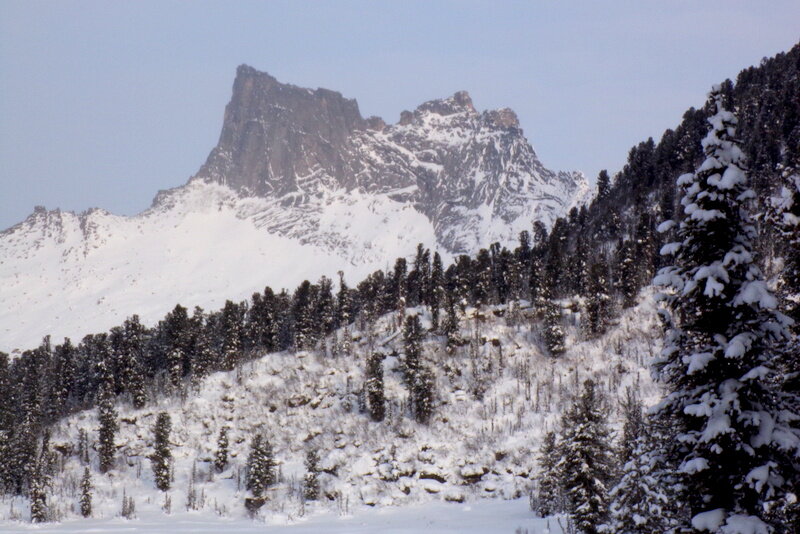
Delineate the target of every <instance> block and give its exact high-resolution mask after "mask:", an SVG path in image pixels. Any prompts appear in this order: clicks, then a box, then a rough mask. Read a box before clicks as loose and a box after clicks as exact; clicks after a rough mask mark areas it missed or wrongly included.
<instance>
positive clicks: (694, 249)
mask: <svg viewBox="0 0 800 534" xmlns="http://www.w3.org/2000/svg"><path fill="white" fill-rule="evenodd" d="M723 99H724V95H723V92H722V88H721V87H719V86H717V87H715V88H714V90H713V91H712V93H711V95H710V104H709V107H710V108H711V110H712V114H711V116H710V118H709V119H708V122H709V123H710V125H711V128H710V130H709V132H708V134H707V136H706V138H705V139H704V140H703V143H702V146H703V150H704V153H705V156H706V159H705V161H704V162H703V163H702V164H701V165H700V166H699V167H698V168H697V169H696V171H695V172H694V173H691V174H685V175H682V176H681V177H680V178H679V179H678V185H679V186H680V187H681V189H682V191H683V198H682V199H681V205H682V206H683V211H684V217H683V219H682V221H681V222H680V226H679V228H678V230H677V239H678V240H677V242H675V243H671V244H668V245H665V247H664V248H663V250H662V253H665V254H669V255H672V256H673V265H671V266H668V267H665V268H663V269H662V270H661V271H660V272H659V275H658V276H657V278H656V283H658V284H660V285H661V286H662V287H663V288H664V292H663V293H662V294H661V295H660V297H659V298H660V299H661V300H662V302H663V303H664V304H665V306H666V307H665V309H663V310H662V314H663V317H664V319H665V323H666V325H667V327H668V330H667V334H666V339H665V348H664V350H663V352H662V355H661V358H660V360H659V361H658V362H657V363H656V366H655V370H656V372H657V376H658V378H659V380H660V381H661V382H662V384H663V385H664V387H665V388H666V389H667V395H666V397H665V398H664V400H663V401H662V402H661V403H660V404H659V405H658V409H657V412H656V413H657V416H658V417H659V419H660V422H661V424H662V425H663V426H665V427H669V428H672V429H674V431H673V435H672V436H670V437H669V439H665V440H663V441H662V446H663V447H664V452H665V455H666V456H667V458H668V459H669V460H670V461H671V462H672V465H673V467H674V470H675V472H676V473H677V474H678V475H679V480H678V483H677V484H676V485H675V486H674V487H673V488H671V489H672V490H673V493H674V496H673V498H674V499H677V500H678V501H679V502H683V503H685V506H686V508H687V509H688V512H689V513H688V518H687V519H685V522H684V524H682V525H680V528H682V529H686V530H688V529H694V530H696V531H700V530H711V531H714V532H723V531H724V532H726V533H731V534H743V533H745V532H747V533H752V532H765V533H767V532H789V530H788V529H791V528H792V527H790V526H787V525H788V523H789V521H788V520H787V518H785V517H781V513H780V510H781V509H783V507H784V503H787V502H789V501H791V500H792V499H793V496H792V495H793V491H794V489H796V486H795V488H792V487H791V486H792V483H793V482H796V481H797V478H798V475H797V473H798V471H797V457H798V454H800V429H798V427H797V426H796V419H797V412H796V406H797V396H796V395H795V394H793V393H791V392H788V391H785V390H784V389H783V388H782V384H783V381H782V380H780V377H778V376H776V369H777V368H778V365H776V364H777V363H778V362H779V360H780V355H781V353H782V352H783V351H784V350H786V344H787V340H788V338H789V334H788V332H787V329H786V327H785V324H786V319H785V317H784V316H783V315H781V314H780V313H779V312H777V310H776V309H775V308H776V305H777V300H776V299H775V297H774V296H773V295H772V294H771V293H770V291H769V290H768V289H767V284H766V283H765V281H764V279H763V276H762V274H761V272H760V270H759V268H758V267H757V265H756V262H755V251H754V247H753V241H754V238H755V236H756V232H755V228H754V225H753V222H752V219H751V217H750V214H749V213H748V209H747V206H746V202H748V201H749V200H750V199H752V198H753V197H754V196H755V194H754V193H753V191H752V190H750V189H749V188H748V179H747V174H746V172H745V164H744V156H743V154H742V151H741V150H740V148H739V146H738V145H737V141H736V126H737V120H736V118H735V116H734V115H733V114H732V113H731V112H729V111H727V110H726V109H725V108H724V105H723ZM667 226H668V225H667V224H666V223H665V224H664V225H662V229H664V228H666V227H667Z"/></svg>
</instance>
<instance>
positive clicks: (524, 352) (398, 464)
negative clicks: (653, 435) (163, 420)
mask: <svg viewBox="0 0 800 534" xmlns="http://www.w3.org/2000/svg"><path fill="white" fill-rule="evenodd" d="M416 311H421V312H422V314H423V325H427V324H429V323H428V321H427V317H426V313H425V311H424V310H416ZM411 312H412V313H413V312H414V310H411ZM398 322H399V321H398V317H397V316H396V315H395V314H389V315H387V316H384V317H383V318H382V319H381V320H380V321H378V323H377V324H376V326H375V327H374V329H373V331H372V332H373V333H372V334H369V333H368V332H360V331H357V330H351V331H350V335H351V336H352V338H353V340H354V344H353V347H354V349H353V353H352V355H349V356H348V355H340V356H339V357H337V358H334V357H332V356H330V354H328V353H326V350H325V348H324V347H322V348H321V349H320V350H318V351H311V352H300V353H297V354H290V353H274V354H267V355H264V356H263V357H261V358H260V359H257V360H255V361H253V362H250V363H247V364H244V365H243V366H242V367H241V369H239V370H237V371H233V372H230V373H216V374H214V375H212V376H211V377H209V378H208V379H207V380H206V381H205V382H204V383H203V384H201V385H200V387H199V388H198V390H196V391H191V390H190V391H189V394H188V395H187V397H186V398H185V399H183V400H182V399H181V398H171V399H170V398H166V399H165V398H161V399H160V400H159V401H158V404H157V405H150V406H147V407H145V408H144V409H141V410H133V409H131V408H130V407H127V406H124V405H123V406H119V407H118V409H119V412H120V419H119V420H120V423H121V424H120V426H121V429H120V432H119V435H118V437H117V439H116V442H117V454H116V458H117V462H116V466H115V468H114V469H112V471H111V472H110V473H109V474H107V475H99V474H98V473H97V472H96V471H95V474H94V479H93V480H94V485H95V487H96V490H95V497H94V499H95V505H94V509H95V517H97V518H110V517H114V516H115V515H118V513H119V506H120V500H121V495H122V492H123V490H124V491H125V492H126V494H127V495H129V496H133V497H134V499H135V501H136V507H137V510H138V511H139V512H140V513H141V514H142V516H143V517H149V518H152V517H153V514H157V513H159V510H160V508H161V506H162V503H163V496H162V495H161V494H160V492H158V490H156V489H155V486H154V483H153V477H152V472H151V468H150V461H149V460H148V456H149V455H150V454H151V452H152V444H153V432H152V427H153V424H154V421H155V418H156V414H157V413H158V411H162V410H164V411H168V412H169V413H170V415H171V418H172V428H173V431H172V434H171V438H170V443H171V444H172V452H173V457H174V459H175V464H174V483H173V489H172V490H171V491H170V495H171V500H172V510H174V511H175V512H176V513H177V512H182V511H184V510H185V509H186V507H185V503H186V501H187V491H188V488H189V481H190V479H191V478H192V472H193V471H194V473H195V476H194V481H195V482H194V485H195V486H194V487H195V491H196V492H197V494H198V495H202V499H201V500H202V501H203V505H202V506H201V507H200V508H201V510H200V511H199V512H198V513H206V514H219V515H222V516H225V517H231V518H233V519H237V518H242V517H244V516H245V515H246V512H245V509H244V506H243V501H244V497H245V496H246V492H245V491H244V490H243V487H242V486H241V485H240V484H239V482H237V481H239V480H240V476H241V472H242V468H243V466H244V463H245V460H246V456H247V452H248V446H249V441H250V439H251V437H252V435H253V433H254V432H255V431H257V430H260V431H262V432H264V433H265V435H266V436H267V438H268V439H269V440H270V441H271V443H272V445H273V447H274V449H275V456H276V460H277V462H278V465H279V471H280V481H279V483H278V484H277V485H276V486H275V487H274V488H273V489H272V490H270V501H269V502H268V503H267V504H266V505H265V508H264V509H263V510H262V518H264V519H265V520H267V521H268V522H279V523H280V522H286V521H291V520H296V519H297V518H298V517H300V516H301V515H303V514H304V513H305V514H308V515H314V514H316V513H330V511H331V510H334V511H338V512H339V513H342V514H348V513H350V512H358V510H359V509H361V508H363V507H364V506H375V505H377V506H380V507H384V506H395V505H413V504H419V503H428V502H435V501H445V502H460V501H464V502H467V503H471V502H476V501H478V500H480V499H483V498H500V499H514V498H520V497H525V496H526V495H527V494H528V492H529V490H530V488H531V487H532V485H533V483H534V482H533V480H534V479H535V476H536V465H537V464H536V462H537V453H538V449H539V445H540V442H541V439H542V437H543V434H544V433H545V432H546V431H548V430H554V429H556V428H557V425H558V422H559V420H560V414H561V413H562V411H563V410H564V409H565V408H566V407H567V406H568V405H569V403H570V400H571V398H572V395H573V394H574V392H575V391H577V390H578V387H579V384H580V383H582V382H583V381H584V380H585V379H587V378H593V379H594V380H595V382H596V383H597V384H598V387H599V389H600V390H602V391H604V392H605V393H606V394H607V395H608V398H609V404H608V410H607V412H608V414H609V417H610V418H611V420H612V422H614V423H615V424H618V422H619V421H618V420H619V417H620V414H619V406H618V400H619V399H620V398H622V397H623V396H624V390H625V388H627V387H633V388H634V389H636V390H637V391H639V392H640V394H641V395H642V397H643V398H644V400H645V402H652V401H654V399H655V398H657V397H658V391H657V390H656V387H655V386H654V385H653V383H652V382H651V380H650V378H649V373H648V371H647V369H646V366H647V363H648V361H649V359H650V356H651V355H652V354H653V353H654V352H655V351H657V350H658V349H659V345H660V329H659V323H658V320H657V316H656V313H655V308H654V305H653V303H652V301H651V300H650V299H649V298H648V299H646V300H644V302H643V303H642V304H640V305H639V306H637V307H635V308H633V309H630V310H627V311H626V312H625V313H624V314H623V315H622V317H621V318H620V319H619V324H617V325H615V326H614V327H613V328H612V329H611V330H610V332H609V333H607V334H606V335H605V336H603V337H602V338H600V339H597V340H592V341H585V340H582V339H581V338H580V337H578V332H577V328H576V327H575V323H576V319H575V317H572V316H569V315H567V317H566V319H565V322H566V330H567V334H568V339H567V346H568V347H569V349H568V350H567V352H566V353H565V354H564V355H562V356H561V357H559V358H558V359H553V358H551V357H550V356H548V355H546V354H544V353H543V352H542V350H541V349H540V343H539V327H540V325H539V324H538V323H537V322H536V321H535V320H533V319H532V317H531V316H530V310H528V309H527V308H526V307H525V304H524V303H523V306H522V308H521V309H518V310H517V311H511V312H509V310H508V309H506V308H505V307H495V308H492V309H490V310H486V311H485V312H484V313H482V314H481V316H476V315H475V313H474V310H472V309H468V310H467V314H466V316H465V317H464V318H463V319H462V321H461V335H462V337H463V338H464V339H466V340H474V341H473V342H472V344H471V345H467V346H464V347H462V348H461V349H459V350H458V351H456V353H455V354H454V355H447V354H446V353H445V351H444V350H443V340H442V339H441V338H439V337H437V336H428V337H427V338H426V340H425V343H424V350H423V354H424V364H425V366H427V367H428V368H429V369H431V370H432V371H433V372H434V374H435V377H436V379H435V383H436V392H437V394H436V402H435V406H436V407H435V410H434V417H433V419H432V421H431V423H430V424H429V425H428V426H420V425H418V424H417V423H415V422H414V420H413V419H412V418H411V417H410V416H409V415H408V413H407V410H406V408H405V402H406V398H407V392H406V389H405V387H404V386H403V384H402V374H401V372H400V368H399V362H400V359H401V358H402V357H403V349H402V335H399V331H398V330H397V324H398ZM336 335H337V336H339V337H341V336H343V335H344V332H341V331H340V332H339V333H337V334H336ZM333 342H334V340H333V339H328V340H327V342H326V345H328V346H330V345H331V344H332V343H333ZM375 350H377V351H381V352H383V353H385V354H386V359H385V361H384V377H385V378H384V380H385V387H386V397H387V402H388V405H387V408H388V409H387V414H388V415H387V418H386V420H385V421H383V422H381V423H373V422H370V421H369V418H368V415H367V414H364V413H360V412H359V402H358V391H360V389H361V386H362V384H363V381H364V373H363V368H364V356H365V355H366V354H368V353H371V352H372V351H375ZM479 384H483V385H485V386H486V387H485V390H481V391H478V390H477V389H476V387H477V386H478V385H479ZM223 426H227V427H228V428H229V429H230V432H229V436H230V457H231V458H230V466H229V467H228V468H227V469H226V471H224V472H223V473H219V474H218V473H215V472H212V471H211V465H210V463H209V462H210V461H211V460H212V459H213V455H214V452H215V450H216V437H217V435H218V433H219V431H220V429H221V428H222V427H223ZM97 428H98V424H97V419H96V412H95V411H89V412H84V413H79V414H76V415H75V416H72V417H70V418H68V419H67V420H65V421H63V422H62V423H60V424H59V425H57V426H56V428H55V429H54V431H53V434H52V446H53V449H54V450H57V451H60V455H61V456H60V457H61V460H60V461H59V465H61V464H62V463H63V465H64V469H65V472H64V473H59V474H57V475H56V476H55V481H54V483H53V489H52V491H51V492H50V495H51V496H52V497H51V500H50V508H51V510H54V511H55V514H56V516H58V517H62V518H66V519H68V518H74V517H75V515H76V513H75V506H76V502H77V493H76V492H77V491H78V490H77V487H76V485H75V481H76V480H77V479H78V478H79V477H80V474H81V473H82V470H83V466H82V465H81V464H80V462H79V460H78V458H77V456H76V455H74V454H75V453H74V451H75V450H76V449H75V447H76V444H77V441H78V432H79V430H80V429H85V430H86V431H87V432H88V433H89V436H90V441H91V442H94V441H95V440H96V439H97V434H96V432H97ZM311 448H314V449H316V450H318V451H319V455H320V458H321V462H320V464H321V467H322V468H323V470H324V471H325V472H324V473H322V474H321V486H322V493H323V495H324V497H323V499H322V501H321V502H319V503H317V504H309V505H308V506H304V505H303V504H302V502H301V499H300V498H299V495H300V482H301V480H302V477H303V475H304V472H305V471H304V467H303V459H304V458H305V454H306V451H307V450H309V449H311ZM91 462H92V465H93V466H94V467H95V469H96V465H97V458H96V453H95V452H92V453H91ZM3 499H5V500H3V501H0V521H2V520H3V519H11V518H14V517H21V518H23V519H24V518H25V516H26V514H27V505H26V503H25V500H24V499H23V498H21V497H4V498H3Z"/></svg>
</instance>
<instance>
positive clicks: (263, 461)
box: [246, 433, 275, 498]
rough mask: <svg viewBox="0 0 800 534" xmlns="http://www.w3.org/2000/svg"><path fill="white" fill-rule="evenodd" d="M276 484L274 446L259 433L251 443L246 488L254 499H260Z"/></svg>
mask: <svg viewBox="0 0 800 534" xmlns="http://www.w3.org/2000/svg"><path fill="white" fill-rule="evenodd" d="M274 483H275V459H274V458H273V452H272V445H271V444H270V442H269V441H268V440H267V439H265V438H264V436H263V434H261V433H258V434H256V435H255V436H254V437H253V440H252V441H251V442H250V454H249V456H248V457H247V483H246V487H247V489H248V491H250V493H252V495H253V497H256V498H260V497H262V496H263V495H264V492H265V491H267V489H268V488H269V487H270V486H272V485H273V484H274Z"/></svg>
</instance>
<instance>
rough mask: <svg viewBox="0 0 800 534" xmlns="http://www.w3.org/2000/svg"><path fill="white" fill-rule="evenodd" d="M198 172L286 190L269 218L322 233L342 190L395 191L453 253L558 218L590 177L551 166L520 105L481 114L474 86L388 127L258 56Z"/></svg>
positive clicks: (275, 224)
mask: <svg viewBox="0 0 800 534" xmlns="http://www.w3.org/2000/svg"><path fill="white" fill-rule="evenodd" d="M195 179H196V180H202V181H206V182H215V183H219V184H223V185H227V186H228V187H231V188H232V189H234V190H236V191H238V192H239V193H241V194H243V195H245V196H258V197H264V198H268V199H273V200H279V201H280V205H281V206H283V207H286V208H289V209H288V210H286V211H284V212H282V213H281V212H280V210H271V212H270V217H269V218H263V217H262V220H263V221H264V222H265V223H266V226H268V227H269V228H270V229H271V230H274V231H277V232H280V233H283V234H288V235H295V236H298V237H301V238H302V239H304V240H307V241H311V242H318V241H319V237H320V236H318V235H314V232H313V227H314V226H315V224H314V222H315V221H314V219H315V218H318V217H315V215H314V214H315V213H317V214H318V212H319V210H318V209H317V207H318V205H319V204H327V203H329V202H330V201H331V200H332V197H334V196H336V197H341V195H342V194H343V193H344V194H353V193H356V194H373V195H374V194H380V195H388V196H389V198H391V199H392V200H394V201H398V202H402V203H409V204H410V205H412V206H413V207H414V208H415V209H416V210H418V211H419V212H421V213H423V214H424V215H425V216H426V217H427V218H428V219H429V220H430V221H431V223H432V224H433V226H434V228H435V231H436V236H437V241H438V242H439V245H440V246H441V247H443V248H445V249H447V250H448V251H450V252H454V253H460V252H471V251H473V250H475V249H476V248H478V247H479V246H486V245H488V244H489V243H490V242H492V241H501V242H506V241H508V240H509V239H513V238H515V237H516V235H517V234H518V232H519V231H521V230H524V229H528V228H529V227H530V224H531V223H532V222H533V221H534V220H542V221H543V222H545V223H546V224H549V223H552V222H553V221H554V220H555V218H556V217H558V216H559V215H562V214H563V213H564V212H565V211H566V210H567V209H569V207H570V206H571V205H572V204H573V203H574V202H575V199H576V198H577V197H579V196H581V195H582V194H584V193H585V190H586V187H587V186H586V181H585V179H584V177H583V175H581V174H580V173H564V172H561V173H556V172H553V171H550V170H548V169H546V168H544V166H543V165H542V164H541V162H540V161H539V159H538V158H537V156H536V153H535V152H534V150H533V148H532V147H531V145H530V144H529V143H528V141H527V139H525V137H524V135H523V132H522V129H521V128H520V125H519V121H518V120H517V116H516V114H515V113H514V112H513V111H512V110H510V109H500V110H494V111H484V112H482V113H480V112H478V111H476V109H475V107H474V105H473V103H472V100H471V98H470V96H469V94H468V93H466V92H465V91H460V92H458V93H456V94H455V95H453V96H452V97H450V98H446V99H442V100H433V101H430V102H426V103H424V104H422V105H420V106H419V107H418V108H417V109H416V110H414V111H413V112H408V111H405V112H403V113H402V114H401V117H400V121H399V122H398V123H397V124H394V125H389V126H387V125H386V123H385V122H384V121H383V120H382V119H380V118H377V117H370V118H368V119H363V118H362V117H361V114H360V113H359V110H358V104H357V103H356V102H355V101H354V100H349V99H346V98H344V97H342V95H340V94H339V93H336V92H333V91H329V90H326V89H317V90H310V89H303V88H300V87H296V86H293V85H286V84H281V83H279V82H277V81H276V80H275V78H273V77H272V76H270V75H268V74H266V73H262V72H258V71H256V70H255V69H253V68H251V67H247V66H241V67H239V69H238V71H237V76H236V80H235V82H234V86H233V97H232V99H231V102H230V103H229V104H228V106H227V108H226V110H225V120H224V124H223V128H222V134H221V136H220V140H219V144H218V145H217V147H216V148H214V150H213V151H212V152H211V154H210V155H209V157H208V160H207V161H206V163H205V165H203V167H202V168H201V169H200V171H199V172H198V173H197V175H196V176H195ZM315 206H316V207H315ZM298 211H299V212H301V213H298ZM289 212H292V213H289ZM289 219H290V220H291V222H290V221H289ZM298 219H304V220H303V221H302V222H301V223H300V226H301V228H302V231H298V228H297V227H296V223H297V221H298Z"/></svg>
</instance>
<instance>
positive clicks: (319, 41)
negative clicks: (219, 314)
mask: <svg viewBox="0 0 800 534" xmlns="http://www.w3.org/2000/svg"><path fill="white" fill-rule="evenodd" d="M798 39H800V2H798V1H797V0H770V1H769V2H758V1H750V2H742V1H731V0H726V1H724V2H722V1H716V2H700V1H689V0H681V1H662V2H653V1H642V0H638V1H615V2H610V1H609V2H598V1H591V2H588V1H587V2H566V1H564V2H558V1H525V2H498V1H495V2H478V1H461V2H449V1H421V2H413V1H403V2H391V3H389V2H376V1H368V2H355V1H347V2H344V1H336V2H333V1H328V2H322V1H317V2H298V1H292V2H277V1H274V2H244V1H236V2H201V1H196V2H183V1H181V2H169V1H158V2H148V1H136V2H133V1H130V2H109V1H105V0H104V1H101V2H92V1H85V2H75V1H72V2H70V1H64V2H36V1H31V0H26V1H23V2H16V1H9V0H2V1H0V229H2V228H5V227H8V226H10V225H12V224H14V223H16V222H18V221H20V220H22V219H23V218H24V217H25V216H26V215H27V214H28V213H30V212H31V210H32V208H33V206H34V205H35V204H42V205H45V206H46V207H48V208H51V209H52V208H56V207H60V208H62V209H68V210H83V209H86V208H89V207H94V206H99V207H103V208H106V209H109V210H111V211H112V212H115V213H121V214H132V213H136V212H138V211H141V210H143V209H145V208H146V207H147V206H148V205H149V204H150V201H151V199H152V197H153V196H154V194H155V193H156V191H157V190H158V189H164V188H168V187H173V186H176V185H180V184H182V183H184V182H185V181H186V180H187V179H188V178H189V177H190V176H191V175H192V174H193V173H194V172H196V171H197V169H198V168H199V167H200V165H201V164H202V163H203V161H205V158H206V156H207V155H208V152H209V151H210V150H211V148H212V147H213V146H214V144H215V143H216V141H217V138H218V135H219V131H220V127H221V124H222V115H223V110H224V106H225V104H226V103H227V101H228V98H229V96H230V91H231V86H232V83H233V77H234V73H235V70H236V66H237V65H239V64H241V63H247V64H249V65H252V66H254V67H256V68H257V69H260V70H265V71H267V72H269V73H271V74H273V75H274V76H276V77H277V78H278V79H279V80H281V81H284V82H290V83H294V84H297V85H302V86H309V87H327V88H330V89H335V90H338V91H340V92H342V93H343V94H344V95H345V96H347V97H351V98H356V99H357V100H358V103H359V105H360V108H361V112H362V115H364V116H368V115H380V116H382V117H383V118H384V119H385V120H387V122H395V121H397V119H398V117H399V114H400V111H402V110H403V109H413V108H414V107H415V106H417V105H418V104H420V103H421V102H423V101H425V100H429V99H432V98H438V97H444V96H448V95H450V94H452V93H453V92H455V91H457V90H460V89H466V90H468V91H469V92H470V93H471V95H472V98H473V101H474V103H475V105H476V107H478V108H479V109H487V108H496V107H511V108H513V109H514V110H515V111H516V112H517V114H518V115H519V118H520V121H521V123H522V127H523V129H524V130H525V133H526V135H527V136H528V139H529V140H530V141H531V142H532V143H533V145H534V147H535V148H536V150H537V152H538V154H539V156H540V158H541V159H542V161H543V163H544V164H545V165H546V166H548V167H551V168H555V169H564V170H570V169H580V170H583V171H584V172H586V174H587V175H588V176H589V177H590V178H593V177H594V176H595V175H596V174H597V172H598V171H599V170H600V169H601V168H608V169H610V170H612V171H616V170H618V169H619V167H620V166H621V165H622V164H623V163H624V161H625V157H626V155H627V152H628V149H629V148H630V146H631V145H633V144H634V143H636V142H638V141H640V140H642V139H644V138H646V137H647V136H654V137H656V138H657V137H658V136H660V134H661V133H662V132H663V130H664V129H665V128H667V127H672V126H674V125H675V124H677V123H678V121H679V120H680V117H681V114H682V112H683V111H684V110H685V109H686V108H688V107H689V106H691V105H698V104H702V102H703V100H704V95H705V93H706V91H707V90H708V89H709V87H710V86H711V84H712V83H715V82H717V81H720V80H722V79H724V78H726V77H733V76H735V75H736V74H737V73H738V72H739V70H741V69H742V68H743V67H746V66H749V65H752V64H756V63H758V62H759V61H760V60H761V58H762V57H764V56H770V55H773V54H775V53H777V52H780V51H785V50H788V49H789V48H790V47H791V46H792V45H794V44H795V43H796V42H797V41H798Z"/></svg>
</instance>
